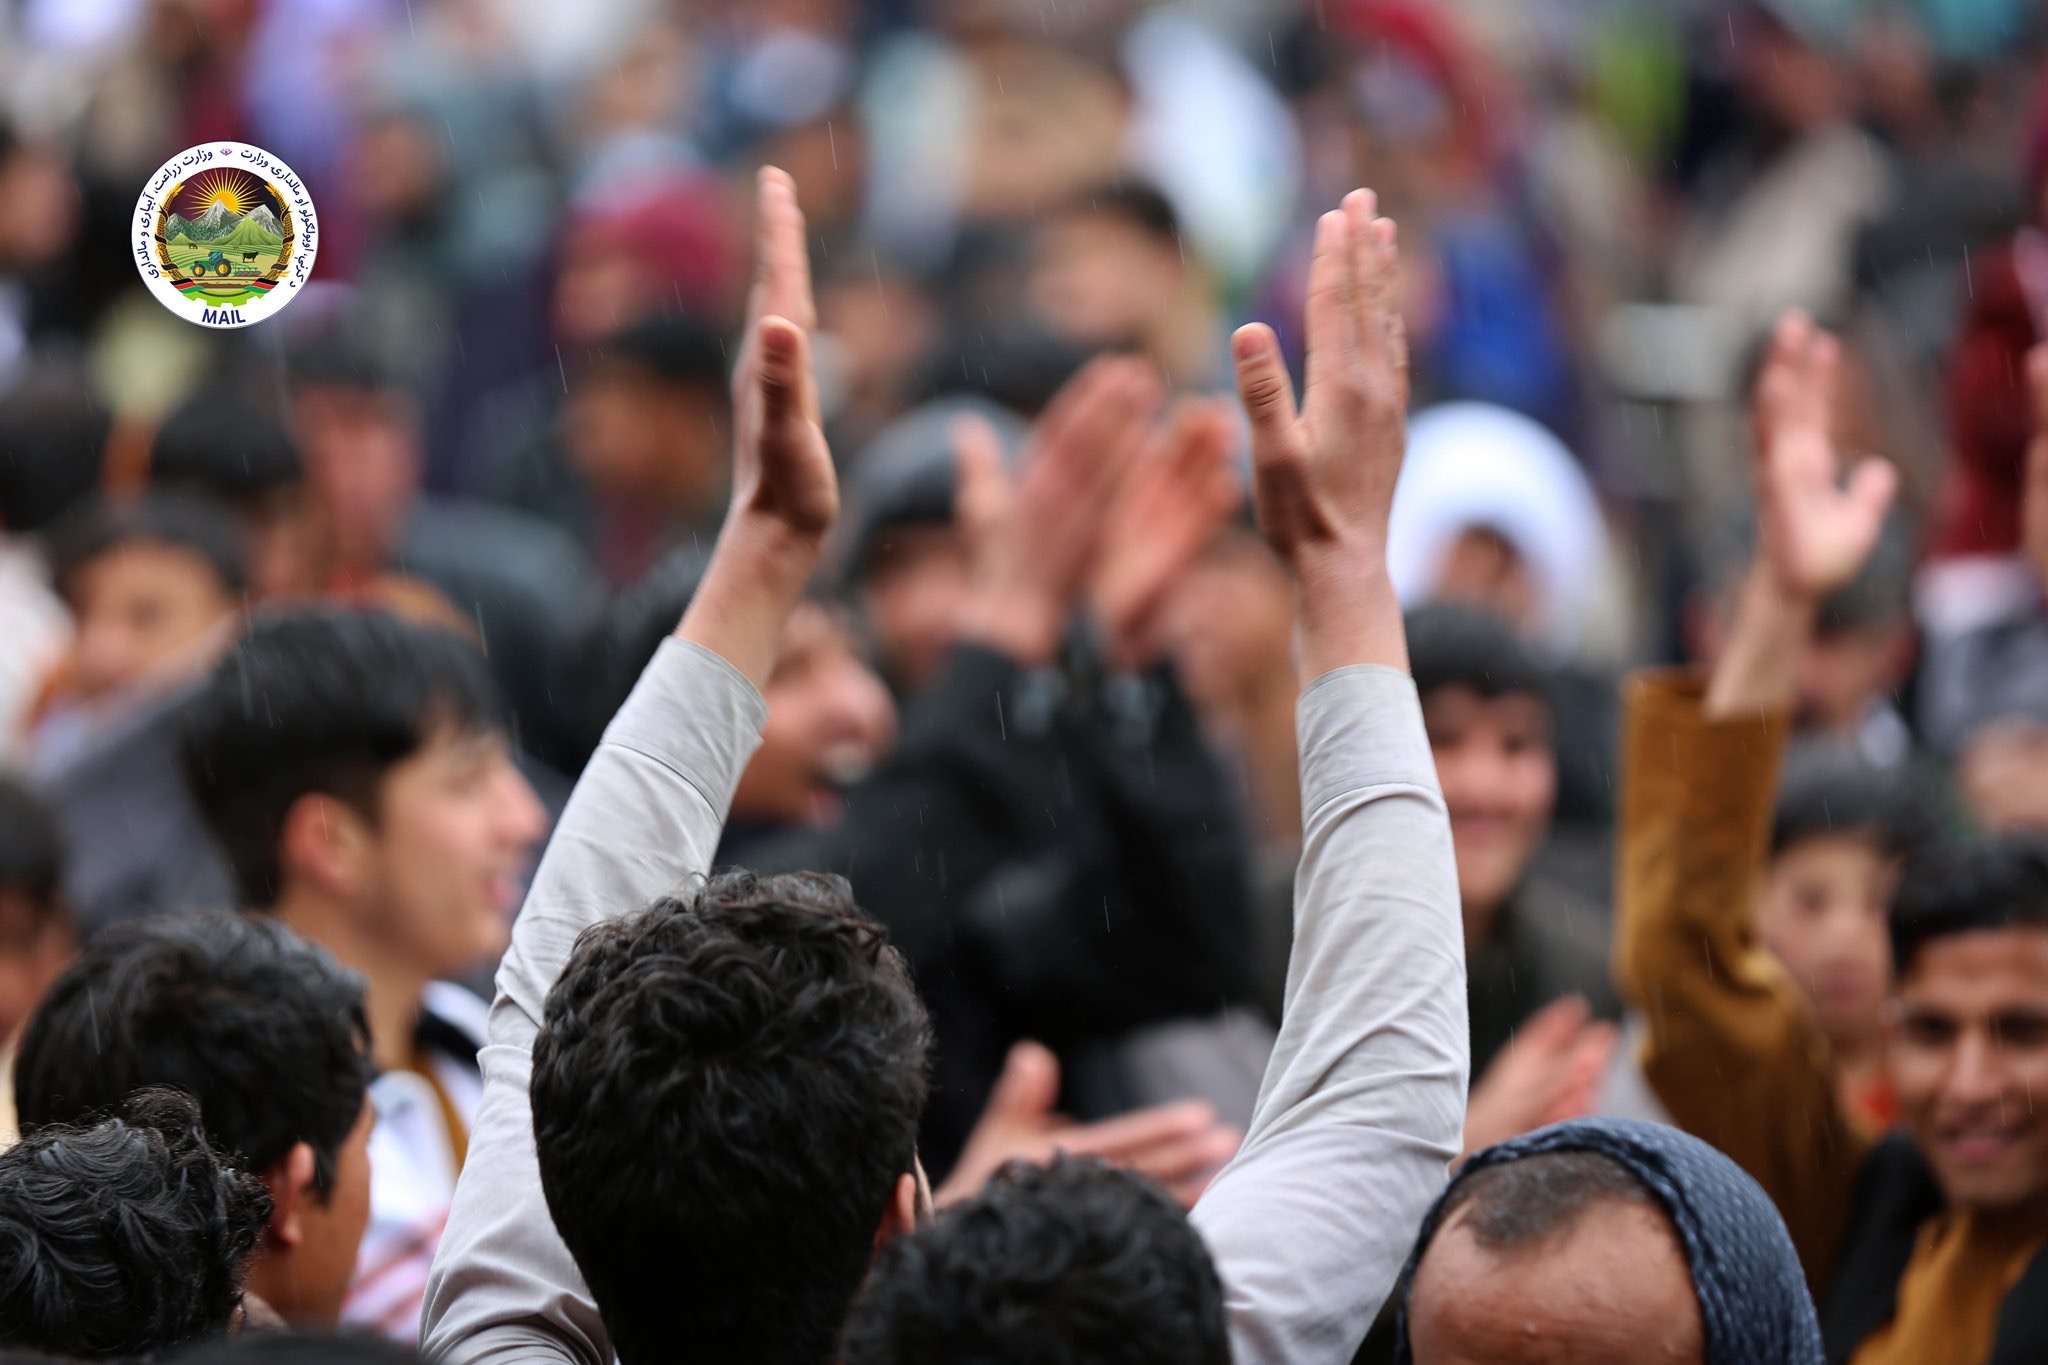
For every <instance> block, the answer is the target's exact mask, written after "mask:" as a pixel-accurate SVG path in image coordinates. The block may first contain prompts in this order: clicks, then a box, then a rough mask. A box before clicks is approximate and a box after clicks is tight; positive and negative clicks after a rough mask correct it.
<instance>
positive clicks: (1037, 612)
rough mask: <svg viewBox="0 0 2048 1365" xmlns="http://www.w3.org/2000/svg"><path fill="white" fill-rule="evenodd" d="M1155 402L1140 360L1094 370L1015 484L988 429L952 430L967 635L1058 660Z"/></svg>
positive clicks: (1058, 405) (1045, 430) (1044, 429)
mask: <svg viewBox="0 0 2048 1365" xmlns="http://www.w3.org/2000/svg"><path fill="white" fill-rule="evenodd" d="M1159 396H1160V390H1159V380H1158V378H1157V376H1155V375H1154V374H1153V373H1152V370H1151V369H1150V367H1149V366H1147V365H1146V364H1145V363H1144V362H1143V361H1140V360H1135V359H1131V358H1129V357H1121V356H1105V357H1101V358H1098V359H1096V360H1093V361H1091V362H1089V363H1088V364H1087V365H1086V366H1084V367H1083V368H1082V370H1081V372H1080V373H1079V374H1077V375H1075V376H1074V378H1073V379H1071V380H1069V381H1068V382H1067V384H1066V386H1065V387H1064V388H1062V389H1061V390H1060V391H1059V393H1058V394H1057V395H1056V396H1055V397H1054V398H1053V401H1052V403H1051V405H1050V406H1048V407H1047V408H1046V410H1045V413H1044V414H1043V415H1042V416H1041V417H1040V418H1039V420H1038V423H1037V425H1036V426H1034V427H1033V428H1032V432H1031V440H1030V446H1029V448H1028V449H1027V450H1026V452H1025V456H1024V463H1023V470H1022V473H1021V474H1020V475H1019V476H1018V478H1017V479H1016V481H1015V483H1014V484H1013V483H1012V482H1011V480H1010V478H1009V476H1008V475H1007V474H1006V473H1005V472H1004V470H1003V464H1002V455H1001V451H1000V449H999V448H998V447H997V444H996V440H995V435H994V433H993V432H991V431H990V430H989V429H988V427H987V424H986V423H983V422H979V421H977V420H975V419H972V418H969V419H964V420H963V421H962V422H961V424H960V425H959V427H958V428H956V431H955V437H954V443H955V450H956V455H957V459H958V462H959V464H958V468H959V492H958V494H957V495H956V504H955V506H956V515H957V516H958V518H959V521H960V525H961V529H962V530H963V532H964V533H965V534H966V535H967V537H968V541H969V547H970V554H971V556H972V563H973V576H974V584H973V591H972V593H971V595H970V600H969V603H968V607H967V609H966V619H965V620H963V622H962V623H961V633H962V634H963V635H964V636H965V637H966V638H969V639H973V640H978V641H980V642H982V643H984V644H987V645H990V646H992V647H994V648H997V649H1001V650H1003V651H1004V652H1005V653H1008V654H1010V655H1011V656H1012V657H1013V658H1016V659H1017V660H1019V661H1020V662H1022V663H1026V664H1033V665H1035V664H1042V663H1045V662H1046V661H1048V660H1049V659H1051V657H1052V655H1053V653H1054V652H1055V651H1056V650H1057V649H1058V647H1059V641H1060V636H1061V633H1062V632H1063V631H1064V629H1065V627H1066V622H1067V618H1068V616H1069V615H1070V614H1071V613H1072V611H1073V609H1074V606H1075V603H1076V602H1077V600H1078V599H1079V596H1080V593H1081V590H1082V588H1083V586H1084V584H1085V583H1086V581H1087V577H1088V573H1089V570H1090V568H1091V567H1092V566H1093V564H1094V562H1095V557H1096V551H1097V548H1098V547H1099V545H1100V544H1101V540H1102V533H1103V527H1104V524H1105V522H1106V521H1107V519H1108V517H1109V513H1110V509H1111V507H1112V505H1113V504H1114V502H1115V497H1116V492H1117V489H1118V487H1119V485H1120V484H1121V483H1122V482H1123V478H1124V475H1125V472H1126V471H1127V470H1128V469H1129V467H1130V464H1131V460H1132V458H1133V457H1134V455H1135V454H1136V452H1137V450H1138V448H1139V445H1140V443H1141V441H1142V440H1143V437H1144V432H1145V429H1146V422H1147V421H1148V420H1149V418H1150V416H1151V413H1152V410H1153V409H1154V408H1155V407H1156V406H1157V405H1158V403H1159Z"/></svg>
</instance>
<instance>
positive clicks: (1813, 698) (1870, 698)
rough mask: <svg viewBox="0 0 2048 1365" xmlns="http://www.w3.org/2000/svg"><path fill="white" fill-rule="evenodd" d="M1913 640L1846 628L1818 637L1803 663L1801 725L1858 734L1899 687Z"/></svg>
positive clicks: (1897, 631)
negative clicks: (1865, 720) (1876, 706)
mask: <svg viewBox="0 0 2048 1365" xmlns="http://www.w3.org/2000/svg"><path fill="white" fill-rule="evenodd" d="M1910 648H1911V640H1910V637H1909V636H1908V635H1907V634H1906V632H1905V630H1904V628H1903V627H1901V628H1899V629H1895V630H1845V631H1839V632H1836V633H1835V634H1832V635H1830V636H1827V637H1826V638H1816V639H1814V640H1812V641H1810V642H1809V643H1808V644H1807V646H1806V651H1805V653H1804V654H1802V655H1801V656H1800V659H1799V701H1798V706H1799V723H1800V725H1801V726H1802V727H1808V728H1814V729H1819V730H1823V731H1826V732H1828V733H1831V734H1850V733H1853V732H1854V731H1855V729H1856V727H1857V726H1858V725H1861V724H1862V723H1863V718H1864V716H1865V715H1867V714H1868V713H1869V711H1870V708H1871V706H1872V705H1873V704H1875V703H1876V702H1877V701H1878V700H1879V699H1880V698H1882V697H1885V696H1887V695H1889V694H1890V693H1891V692H1892V691H1893V690H1894V689H1895V688H1896V687H1897V686H1898V684H1899V681H1900V679H1901V678H1902V677H1903V675H1904V672H1905V669H1906V666H1907V664H1908V662H1909V658H1908V655H1909V652H1910Z"/></svg>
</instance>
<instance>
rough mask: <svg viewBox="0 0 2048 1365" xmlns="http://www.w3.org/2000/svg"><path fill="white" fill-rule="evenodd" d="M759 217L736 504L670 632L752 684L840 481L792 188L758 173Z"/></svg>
mask: <svg viewBox="0 0 2048 1365" xmlns="http://www.w3.org/2000/svg"><path fill="white" fill-rule="evenodd" d="M758 191H759V201H758V204H757V206H756V209H755V218H754V258H755V275H754V285H753V289H752V290H751V292H750V293H749V295H748V298H747V333H746V339H745V340H744V341H743V342H742V343H741V346H740V359H739V364H738V365H737V366H736V367H735V368H734V370H733V379H732V398H733V468H732V506H731V509H730V511H729V512H728V513H727V515H726V519H725V527H724V529H723V530H721V531H720V532H719V536H718V545H717V547H716V548H715V549H714V550H713V552H712V556H711V562H710V563H709V564H708V565H706V566H705V570H704V579H703V582H702V584H701V585H700V586H699V588H698V590H697V592H696V595H695V596H694V597H693V598H692V599H691V602H690V609H689V610H688V611H687V612H686V613H684V616H683V621H682V624H681V625H680V626H678V627H677V630H676V633H677V634H678V635H679V636H681V637H682V638H683V639H685V640H690V641H693V642H694V643H696V644H699V645H702V646H704V647H705V648H706V649H709V650H711V651H712V652H713V653H715V654H718V655H720V656H721V657H723V658H724V659H725V660H726V661H727V662H729V663H731V664H732V665H733V666H734V667H735V668H737V669H739V671H740V672H741V673H742V674H743V675H745V676H746V677H747V678H748V679H749V680H750V681H751V682H753V683H754V685H755V686H757V687H759V686H764V685H765V684H766V682H767V680H768V675H769V674H770V672H772V671H773V669H774V666H775V656H776V652H777V650H778V649H779V647H780V643H781V639H782V627H783V622H784V621H785V620H786V619H787V618H788V615H789V611H790V608H791V607H793V606H794V605H795V603H796V599H797V597H798V596H799V595H800V594H801V593H802V591H803V586H804V583H805V581H806V580H807V579H808V578H809V577H810V575H811V571H812V570H813V569H814V568H816V567H817V562H818V554H819V551H820V548H821V546H822V545H823V543H824V539H825V533H826V532H827V531H829V530H831V528H832V522H833V520H834V519H835V518H836V517H837V516H838V515H839V479H838V476H837V475H836V474H835V473H834V472H833V469H832V452H831V450H830V448H828V447H827V446H826V444H825V432H824V429H823V427H822V426H820V424H819V421H818V389H817V383H816V381H815V380H814V379H813V378H812V375H811V350H810V335H809V333H810V329H811V328H812V327H813V326H814V325H815V324H816V316H817V313H816V309H815V308H814V307H813V306H812V303H811V268H810V258H809V256H808V254H807V253H806V250H805V247H804V215H803V210H802V209H800V208H798V207H797V202H796V186H795V184H794V183H793V182H792V181H791V180H790V178H789V176H788V175H786V174H785V173H784V172H782V171H779V170H777V169H775V168H774V167H772V166H769V167H764V168H763V169H762V171H761V174H760V177H759V181H758Z"/></svg>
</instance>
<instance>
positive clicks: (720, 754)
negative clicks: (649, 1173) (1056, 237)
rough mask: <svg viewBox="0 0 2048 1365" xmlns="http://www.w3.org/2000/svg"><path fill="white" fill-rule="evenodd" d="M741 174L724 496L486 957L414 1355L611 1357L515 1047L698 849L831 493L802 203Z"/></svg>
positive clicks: (524, 1052) (756, 723)
mask: <svg viewBox="0 0 2048 1365" xmlns="http://www.w3.org/2000/svg"><path fill="white" fill-rule="evenodd" d="M759 190H760V205H759V210H758V221H757V226H756V254H757V258H758V262H759V265H758V274H757V278H756V280H755V284H754V289H753V294H752V296H751V298H750V300H749V308H748V324H747V336H746V341H745V343H744V345H743V347H742V350H741V354H740V362H739V365H738V367H737V368H736V370H735V372H734V377H733V402H734V410H735V414H736V422H735V440H734V456H733V459H734V470H733V500H732V507H731V510H730V512H729V514H728V516H727V518H726V524H725V528H724V530H723V531H722V532H721V533H720V535H719V540H718V545H717V547H716V549H715V550H714V551H713V554H712V557H711V563H710V564H709V565H708V566H707V568H706V570H705V574H704V580H703V584H702V586H701V587H700V588H699V589H698V591H697V593H696V595H695V597H694V598H693V599H692V601H691V604H690V609H689V611H688V612H687V613H686V614H685V615H684V617H683V620H682V623H681V625H680V626H679V627H678V628H677V631H676V636H677V638H676V640H674V641H672V642H669V643H666V644H664V645H663V646H662V648H661V651H660V652H659V653H658V654H657V655H656V656H655V658H654V661H653V662H652V663H651V664H650V665H649V666H648V669H647V671H646V673H644V674H643V675H642V676H641V679H640V683H639V685H638V686H637V687H636V688H635V689H634V691H633V695H632V696H631V697H630V698H629V699H628V700H627V702H626V704H625V705H624V706H623V707H622V708H620V711H619V714H618V716H617V717H616V718H615V719H614V720H613V721H612V724H611V726H610V728H609V729H607V731H606V732H605V738H604V742H603V743H602V744H601V745H600V746H599V747H598V750H597V752H596V754H594V755H593V756H592V758H591V761H590V764H589V766H588V767H587V768H586V769H585V770H584V773H583V776H582V778H581V780H579V781H578V782H577V784H576V790H575V792H574V794H573V795H572V796H571V797H570V800H569V805H568V808H567V809H566V810H565V811H564V812H563V814H562V819H561V822H560V823H559V824H558V825H557V826H556V829H555V835H554V838H553V839H552V840H551V841H550V842H549V845H548V851H547V855H546V856H545V857H544V858H543V859H542V861H541V865H540V868H539V870H538V871H537V872H536V873H535V876H534V882H533V887H532V890H531V891H530V892H529V893H528V895H527V900H526V905H525V908H524V909H523V910H522V912H521V914H520V917H519V922H518V924H517V925H516V926H515V927H514V930H513V935H512V946H511V948H510V950H509V951H508V952H507V953H506V955H505V960H504V963H503V965H502V966H501V967H500V968H499V971H498V998H497V1002H496V1004H495V1005H494V1006H493V1008H492V1011H491V1038H490V1045H489V1046H488V1047H486V1048H485V1049H484V1050H483V1052H482V1054H481V1057H480V1061H481V1064H482V1066H483V1072H484V1097H483V1102H482V1105H481V1107H480V1108H479V1110H478V1113H477V1121H476V1126H475V1129H474V1131H473V1132H472V1133H471V1135H470V1142H469V1153H468V1159H467V1161H466V1162H465V1163H464V1166H463V1172H462V1179H461V1181H460V1182H459V1184H458V1185H457V1187H456V1192H455V1204H454V1209H453V1211H452V1212H451V1214H450V1216H449V1222H448V1228H447V1231H446V1233H445V1234H444V1235H443V1237H442V1241H441V1249H440V1253H439V1255H437V1256H436V1258H435V1261H434V1272H433V1277H432V1279H431V1280H430V1281H429V1283H428V1288H427V1308H426V1318H425V1326H424V1329H423V1333H422V1340H423V1345H424V1348H425V1350H426V1353H427V1355H428V1357H429V1358H430V1359H434V1360H449V1361H464V1362H467V1361H505V1362H510V1361H536V1360H539V1361H549V1360H553V1361H562V1360H574V1361H580V1362H586V1365H608V1362H610V1361H611V1359H612V1348H611V1343H610V1340H609V1339H608V1337H607V1336H606V1334H605V1330H604V1323H603V1320H602V1318H601V1317H600V1315H599V1314H598V1312H597V1308H596V1305H595V1304H593V1303H592V1302H591V1300H590V1293H589V1291H588V1289H586V1288H585V1287H584V1284H583V1280H582V1277H581V1276H580V1275H579V1274H578V1273H577V1271H576V1266H575V1262H574V1261H573V1260H572V1259H571V1258H570V1256H569V1253H568V1250H567V1248H565V1247H564V1246H563V1245H562V1242H561V1238H560V1237H559V1236H557V1235H556V1233H555V1228H554V1220H553V1219H552V1218H551V1217H550V1216H549V1214H548V1208H547V1201H546V1199H545V1197H544V1196H543V1194H542V1192H541V1185H540V1171H539V1167H538V1164H537V1162H536V1160H535V1157H534V1148H533V1114H532V1109H531V1105H530V1103H529V1100H528V1085H529V1083H530V1080H531V1070H532V1056H531V1048H532V1045H533V1040H534V1037H535V1035H536V1034H537V1033H538V1032H539V1029H540V1020H541V1014H542V1008H543V1005H544V1003H545V1001H546V999H547V993H548V991H549V989H550V988H551V987H552V986H553V985H554V982H555V978H556V977H557V976H558V975H559V974H560V972H561V969H562V966H563V964H564V963H565V962H566V961H567V960H568V957H569V953H570V950H571V949H572V948H573V947H574V945H575V942H576V939H577V936H578V935H579V934H581V933H582V932H583V930H584V929H586V928H588V927H589V926H590V925H592V924H594V923H596V922H598V921H599V920H602V919H606V918H609V917H612V916H616V915H625V914H630V913H632V912H634V911H636V910H639V909H641V908H642V907H644V906H645V905H647V904H648V903H649V902H650V901H652V900H654V899H655V898H656V897H658V896H660V895H662V894H664V893H667V892H670V891H672V890H674V889H675V888H677V887H678V886H679V885H681V884H682V883H683V882H684V881H685V880H686V879H687V878H689V877H691V876H693V875H696V874H699V873H701V872H703V871H705V870H706V869H707V868H708V867H709V866H710V863H711V858H712V854H713V850H714V849H716V847H717V845H718V837H719V833H720V830H721V828H722V827H723V825H724V823H725V816H726V811H727V808H728V806H729V804H730V802H731V799H732V792H733V788H734V786H735V785H736V784H737V783H738V781H739V777H740V772H741V770H742V769H743V768H744V767H745V766H746V762H747V759H748V758H749V757H750V756H751V755H752V753H753V751H754V746H755V745H756V744H757V743H758V742H759V739H760V728H761V724H762V721H763V720H764V718H765V714H766V707H765V705H764V703H763V702H762V700H761V695H760V691H759V688H760V685H761V684H762V682H763V681H764V680H765V679H766V678H767V676H768V673H769V670H770V669H771V668H772V667H773V666H774V661H775V651H776V648H777V644H778V641H779V640H780V637H781V633H782V627H783V622H784V620H785V618H786V617H787V616H788V614H789V611H790V608H791V607H792V606H794V605H795V603H796V600H797V598H798V596H799V595H800V594H801V593H802V591H803V585H804V582H805V580H806V579H807V578H809V576H810V573H811V570H812V568H813V567H814V566H815V564H816V562H817V557H818V551H819V546H820V544H821V542H822V540H823V537H824V535H825V532H826V531H827V530H828V529H829V528H830V526H831V523H832V519H833V517H834V515H835V514H836V512H837V510H838V505H839V493H838V484H837V482H836V480H835V478H834V475H833V472H832V461H831V454H830V452H829V451H828V450H827V449H826V446H825V438H824V435H823V432H822V431H821V429H820V428H819V425H818V412H817V395H816V390H815V388H814V386H813V383H812V380H811V373H810V356H809V342H808V339H807V336H806V332H807V330H808V329H809V327H810V326H811V325H812V310H811V299H810V278H809V267H808V264H807V258H806V256H805V248H804V229H803V215H802V212H801V211H800V210H799V209H798V208H797V203H796V190H795V186H794V185H792V184H791V182H790V180H789V177H788V176H786V175H784V174H783V173H782V172H781V171H778V170H774V169H768V170H764V171H763V172H762V174H761V179H760V187H759Z"/></svg>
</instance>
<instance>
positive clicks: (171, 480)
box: [149, 383, 301, 504]
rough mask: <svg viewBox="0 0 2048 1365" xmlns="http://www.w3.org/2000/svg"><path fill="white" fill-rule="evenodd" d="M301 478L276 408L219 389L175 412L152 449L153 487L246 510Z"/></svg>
mask: <svg viewBox="0 0 2048 1365" xmlns="http://www.w3.org/2000/svg"><path fill="white" fill-rule="evenodd" d="M300 477H301V469H300V461H299V450H298V446H297V445H296V444H294V443H293V441H292V437H291V432H290V431H289V430H288V429H287V428H286V426H285V422H284V417H283V415H282V414H281V413H280V412H279V411H278V410H277V408H276V406H275V405H273V404H271V403H266V402H260V401H258V402H252V401H250V399H249V397H248V396H247V394H246V393H245V392H244V391H243V390H242V388H241V386H239V385H236V384H226V383H215V384H212V385H209V386H207V387H205V388H202V389H200V390H199V391H198V392H197V393H195V394H193V395H192V396H191V397H190V398H188V399H186V400H185V401H184V402H183V403H181V404H179V405H178V406H177V407H176V408H173V409H172V410H171V415H170V416H169V417H166V418H165V419H164V422H163V425H162V426H160V427H158V428H157V433H156V439H155V440H154V441H153V442H152V443H151V445H150V455H149V481H150V483H151V485H152V486H154V487H158V488H174V489H184V490H187V491H190V492H195V493H203V494H206V495H208V496H210V497H215V498H219V499H220V500H221V501H222V502H226V503H231V504H242V503H246V502H249V501H251V500H253V499H256V498H260V497H262V496H263V495H265V494H267V493H271V492H275V491H276V490H278V489H280V488H289V487H292V486H294V485H296V484H297V483H298V482H299V480H300Z"/></svg>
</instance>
